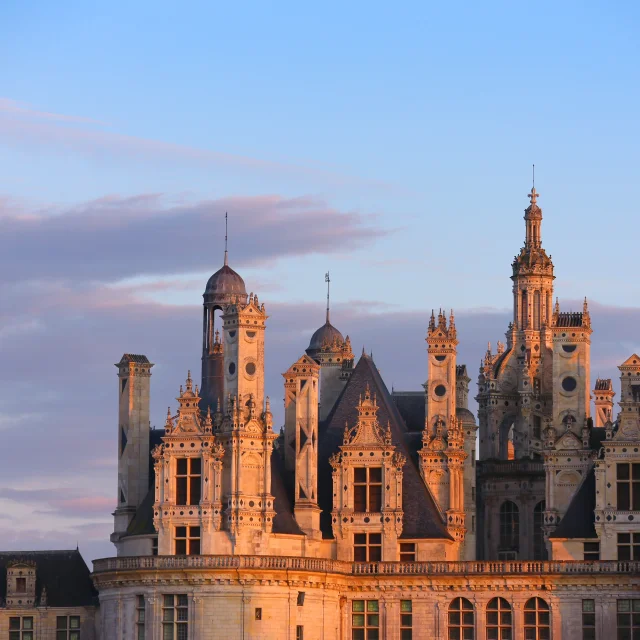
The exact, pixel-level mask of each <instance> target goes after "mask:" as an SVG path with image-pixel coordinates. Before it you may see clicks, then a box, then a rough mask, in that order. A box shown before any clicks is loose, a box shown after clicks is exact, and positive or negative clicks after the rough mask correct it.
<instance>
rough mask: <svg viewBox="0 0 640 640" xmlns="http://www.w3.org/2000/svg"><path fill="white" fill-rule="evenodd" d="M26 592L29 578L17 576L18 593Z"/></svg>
mask: <svg viewBox="0 0 640 640" xmlns="http://www.w3.org/2000/svg"><path fill="white" fill-rule="evenodd" d="M26 592H27V579H26V578H16V593H26Z"/></svg>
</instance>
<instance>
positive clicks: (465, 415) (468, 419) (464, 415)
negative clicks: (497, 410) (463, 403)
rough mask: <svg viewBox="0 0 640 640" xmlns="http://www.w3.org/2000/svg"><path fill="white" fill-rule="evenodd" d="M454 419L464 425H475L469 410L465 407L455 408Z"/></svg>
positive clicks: (474, 419) (473, 417)
mask: <svg viewBox="0 0 640 640" xmlns="http://www.w3.org/2000/svg"><path fill="white" fill-rule="evenodd" d="M456 417H457V418H458V419H459V420H462V422H463V423H465V424H473V425H475V423H476V418H475V416H474V415H473V413H471V411H469V409H467V408H465V407H456Z"/></svg>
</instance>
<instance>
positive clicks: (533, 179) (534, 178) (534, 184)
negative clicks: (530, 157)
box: [531, 164, 536, 189]
mask: <svg viewBox="0 0 640 640" xmlns="http://www.w3.org/2000/svg"><path fill="white" fill-rule="evenodd" d="M531 167H532V169H531V172H532V174H533V176H532V180H531V186H532V188H534V189H535V187H536V165H535V164H532V165H531Z"/></svg>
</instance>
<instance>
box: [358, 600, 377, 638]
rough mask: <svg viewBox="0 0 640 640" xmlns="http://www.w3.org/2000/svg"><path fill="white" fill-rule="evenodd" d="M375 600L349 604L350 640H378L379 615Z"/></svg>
mask: <svg viewBox="0 0 640 640" xmlns="http://www.w3.org/2000/svg"><path fill="white" fill-rule="evenodd" d="M379 611H380V609H379V605H378V601H377V600H353V602H352V603H351V640H379V639H380V613H379Z"/></svg>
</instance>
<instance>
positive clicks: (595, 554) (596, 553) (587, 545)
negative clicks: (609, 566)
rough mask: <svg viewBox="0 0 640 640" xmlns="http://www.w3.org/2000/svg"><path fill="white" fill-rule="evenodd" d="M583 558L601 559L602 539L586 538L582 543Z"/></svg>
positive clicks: (588, 559)
mask: <svg viewBox="0 0 640 640" xmlns="http://www.w3.org/2000/svg"><path fill="white" fill-rule="evenodd" d="M582 559H583V560H586V561H588V562H592V561H594V560H600V540H585V541H584V542H583V543H582Z"/></svg>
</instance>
